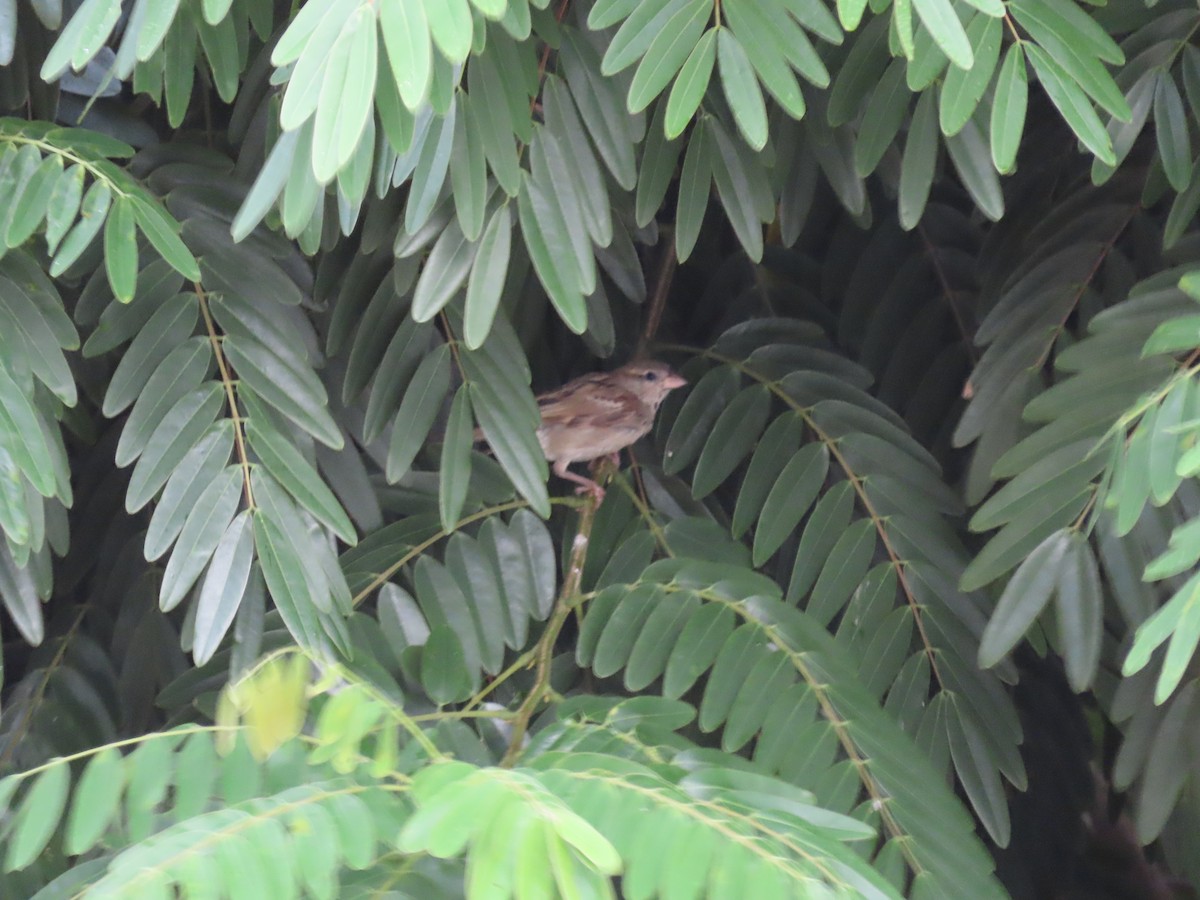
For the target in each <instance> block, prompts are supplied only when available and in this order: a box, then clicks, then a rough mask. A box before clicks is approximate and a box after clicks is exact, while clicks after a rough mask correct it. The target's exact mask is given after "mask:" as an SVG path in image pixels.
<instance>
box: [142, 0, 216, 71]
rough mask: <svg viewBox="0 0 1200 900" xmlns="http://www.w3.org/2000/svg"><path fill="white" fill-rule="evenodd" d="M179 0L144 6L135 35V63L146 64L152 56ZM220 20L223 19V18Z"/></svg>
mask: <svg viewBox="0 0 1200 900" xmlns="http://www.w3.org/2000/svg"><path fill="white" fill-rule="evenodd" d="M179 3H180V0H164V2H162V3H148V4H146V17H145V19H143V20H142V27H141V29H139V30H138V33H137V47H136V53H137V61H138V62H146V60H148V59H150V57H151V56H153V55H154V51H155V50H157V49H158V48H159V47H160V46H161V45H162V42H163V40H164V39H165V38H166V36H167V31H168V30H169V29H170V27H171V23H172V22H174V21H175V16H176V14H177V13H178V12H179ZM221 18H224V17H223V16H222V17H221Z"/></svg>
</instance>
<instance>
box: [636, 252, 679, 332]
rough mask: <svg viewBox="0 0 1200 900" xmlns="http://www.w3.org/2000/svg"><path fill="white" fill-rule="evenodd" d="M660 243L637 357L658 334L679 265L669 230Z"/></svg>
mask: <svg viewBox="0 0 1200 900" xmlns="http://www.w3.org/2000/svg"><path fill="white" fill-rule="evenodd" d="M659 239H660V240H661V241H662V244H663V249H662V257H661V258H660V259H659V261H658V277H657V278H655V279H654V292H653V293H652V294H651V295H650V310H649V312H648V313H647V314H646V330H645V331H644V332H643V333H642V346H641V348H640V352H639V355H642V354H643V353H645V350H646V345H647V344H649V343H651V342H652V341H653V340H654V336H655V335H656V334H658V326H659V325H660V324H662V316H663V309H664V308H665V307H666V305H667V294H668V293H670V291H671V281H672V279H674V277H675V269H676V268H677V267H678V265H679V257H677V256H676V255H675V240H674V237H673V236H672V235H671V233H670V231H669V230H666V231H665V232H664V233H663V234H662V235H661V236H660V238H659Z"/></svg>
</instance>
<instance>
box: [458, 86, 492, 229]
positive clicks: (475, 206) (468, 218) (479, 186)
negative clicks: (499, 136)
mask: <svg viewBox="0 0 1200 900" xmlns="http://www.w3.org/2000/svg"><path fill="white" fill-rule="evenodd" d="M470 103H471V97H470V95H468V94H460V95H459V97H458V106H459V110H458V115H457V116H455V119H454V147H453V149H452V151H451V153H450V185H451V188H452V190H453V193H454V211H455V213H456V214H457V216H458V225H459V227H460V228H461V229H462V232H463V235H464V236H465V237H466V238H467V240H469V241H471V242H472V243H474V242H475V241H477V240H479V234H480V232H482V231H483V223H484V217H485V215H486V213H487V210H486V208H485V204H486V203H487V199H488V193H489V191H488V180H487V163H486V160H485V158H484V151H483V141H482V138H481V136H480V134H479V131H478V129H476V128H475V127H474V119H473V118H472V116H471V112H470V109H469V107H470Z"/></svg>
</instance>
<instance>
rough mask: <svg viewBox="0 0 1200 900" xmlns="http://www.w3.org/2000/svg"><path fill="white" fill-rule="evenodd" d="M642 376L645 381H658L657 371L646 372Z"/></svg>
mask: <svg viewBox="0 0 1200 900" xmlns="http://www.w3.org/2000/svg"><path fill="white" fill-rule="evenodd" d="M642 377H643V378H644V379H646V380H647V381H658V373H657V372H647V373H646V374H645V375H643V376H642Z"/></svg>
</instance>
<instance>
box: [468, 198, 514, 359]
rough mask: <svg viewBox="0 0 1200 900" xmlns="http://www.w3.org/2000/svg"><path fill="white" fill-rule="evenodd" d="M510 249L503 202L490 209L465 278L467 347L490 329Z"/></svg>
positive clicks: (476, 345)
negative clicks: (490, 213)
mask: <svg viewBox="0 0 1200 900" xmlns="http://www.w3.org/2000/svg"><path fill="white" fill-rule="evenodd" d="M511 253H512V212H511V211H510V209H509V206H508V204H507V203H504V204H502V205H501V206H499V207H498V208H497V209H496V211H495V212H493V213H492V217H491V219H490V220H489V221H488V225H487V228H486V229H485V230H484V232H483V237H482V238H480V240H479V247H478V249H477V250H476V252H475V262H474V264H473V265H472V266H471V274H470V277H469V278H468V280H467V300H466V307H465V313H464V317H463V324H464V331H463V339H464V341H465V342H466V345H467V348H468V349H470V350H477V349H479V348H480V347H481V346H483V342H484V341H485V340H487V336H488V334H489V333H490V332H491V330H492V322H493V321H494V320H495V317H496V309H497V308H498V306H499V304H500V295H501V293H502V292H503V290H504V282H505V278H506V277H507V275H508V262H509V257H510V255H511Z"/></svg>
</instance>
